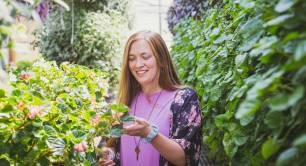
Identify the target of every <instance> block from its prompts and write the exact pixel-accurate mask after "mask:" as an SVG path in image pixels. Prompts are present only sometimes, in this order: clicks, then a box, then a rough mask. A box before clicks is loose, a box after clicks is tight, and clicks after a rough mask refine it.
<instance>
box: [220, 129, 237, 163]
mask: <svg viewBox="0 0 306 166" xmlns="http://www.w3.org/2000/svg"><path fill="white" fill-rule="evenodd" d="M222 143H223V146H224V150H225V152H226V154H227V155H228V156H229V157H230V158H233V157H234V155H235V154H236V152H237V150H238V146H236V144H235V143H234V141H233V139H232V138H231V135H230V134H229V133H225V134H224V137H223V141H222Z"/></svg>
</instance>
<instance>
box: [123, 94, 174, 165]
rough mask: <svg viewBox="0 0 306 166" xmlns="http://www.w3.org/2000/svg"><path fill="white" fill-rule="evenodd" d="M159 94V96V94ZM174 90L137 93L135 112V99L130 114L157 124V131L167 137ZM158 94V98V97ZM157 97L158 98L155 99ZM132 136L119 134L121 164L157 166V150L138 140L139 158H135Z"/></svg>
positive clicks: (134, 144) (137, 138)
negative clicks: (148, 94) (147, 94)
mask: <svg viewBox="0 0 306 166" xmlns="http://www.w3.org/2000/svg"><path fill="white" fill-rule="evenodd" d="M159 94H160V96H159ZM174 95H175V91H166V90H163V91H162V92H161V93H160V92H157V93H154V94H152V95H150V96H146V95H145V94H144V93H143V92H140V93H139V96H138V101H137V108H136V109H137V110H136V112H135V100H136V98H137V97H135V99H134V100H133V102H132V105H131V110H132V111H131V112H130V113H129V114H130V115H134V114H135V116H137V117H141V118H144V119H146V120H147V121H149V122H150V123H151V124H154V125H156V126H158V128H159V133H160V134H163V135H164V136H166V137H169V129H170V115H171V111H170V106H171V103H172V102H173V98H174ZM158 96H159V98H158ZM157 99H158V100H157ZM156 100H157V103H156V105H155V109H154V112H152V114H151V117H150V119H149V120H148V116H149V114H150V112H151V110H152V108H153V105H154V104H155V102H156ZM135 140H136V143H138V140H139V137H136V139H135ZM135 140H134V137H133V136H128V135H123V136H121V144H120V145H121V147H120V157H121V166H131V165H132V166H145V165H147V166H159V155H160V154H159V152H158V151H157V150H156V149H155V148H154V147H153V146H152V145H151V144H145V143H142V142H140V146H139V148H140V153H139V159H138V160H136V153H135V148H136V143H135Z"/></svg>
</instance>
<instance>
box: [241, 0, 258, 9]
mask: <svg viewBox="0 0 306 166" xmlns="http://www.w3.org/2000/svg"><path fill="white" fill-rule="evenodd" d="M238 3H239V5H240V6H242V7H244V8H246V9H249V8H253V7H254V6H255V2H253V1H251V0H239V1H238Z"/></svg>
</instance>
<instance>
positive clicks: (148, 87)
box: [141, 84, 162, 96]
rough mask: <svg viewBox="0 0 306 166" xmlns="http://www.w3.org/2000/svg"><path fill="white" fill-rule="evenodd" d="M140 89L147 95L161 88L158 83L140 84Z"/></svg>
mask: <svg viewBox="0 0 306 166" xmlns="http://www.w3.org/2000/svg"><path fill="white" fill-rule="evenodd" d="M141 89H142V91H143V93H144V94H145V95H148V96H149V95H151V94H154V93H156V92H159V91H161V90H162V88H161V87H160V86H159V85H158V84H157V85H146V86H142V88H141Z"/></svg>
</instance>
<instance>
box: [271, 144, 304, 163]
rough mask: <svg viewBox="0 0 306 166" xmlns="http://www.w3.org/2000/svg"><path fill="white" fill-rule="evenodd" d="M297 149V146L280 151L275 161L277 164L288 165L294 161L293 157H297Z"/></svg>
mask: <svg viewBox="0 0 306 166" xmlns="http://www.w3.org/2000/svg"><path fill="white" fill-rule="evenodd" d="M298 152H299V150H298V149H297V148H295V147H294V148H290V149H287V150H285V151H284V152H282V153H281V154H280V155H279V156H278V158H277V161H276V165H277V166H285V165H290V163H291V162H293V163H294V159H295V158H297V155H298Z"/></svg>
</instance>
